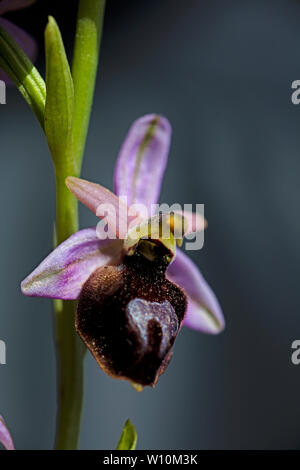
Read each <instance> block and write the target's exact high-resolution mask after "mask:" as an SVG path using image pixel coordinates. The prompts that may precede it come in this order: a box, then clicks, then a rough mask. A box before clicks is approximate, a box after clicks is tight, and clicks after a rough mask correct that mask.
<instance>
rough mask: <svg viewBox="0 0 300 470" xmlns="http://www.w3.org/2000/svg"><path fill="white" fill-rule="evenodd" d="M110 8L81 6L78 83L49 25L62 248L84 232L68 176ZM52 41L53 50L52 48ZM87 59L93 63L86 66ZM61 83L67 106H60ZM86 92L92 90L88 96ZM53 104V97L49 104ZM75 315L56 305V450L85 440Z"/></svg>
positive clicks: (81, 144)
mask: <svg viewBox="0 0 300 470" xmlns="http://www.w3.org/2000/svg"><path fill="white" fill-rule="evenodd" d="M104 4H105V1H103V0H88V1H86V0H85V1H83V0H81V1H80V3H79V11H78V21H77V31H76V43H75V53H74V65H73V72H74V77H72V75H71V73H70V71H69V67H68V63H67V58H66V55H65V53H64V48H63V43H62V41H61V37H60V34H59V32H58V30H57V29H56V28H55V24H54V22H53V20H51V19H50V21H49V25H48V27H49V36H50V38H49V47H48V51H51V50H52V54H53V56H54V62H55V63H56V65H58V70H60V71H61V74H59V72H58V70H56V71H55V74H54V77H55V82H53V83H52V86H53V89H54V90H53V101H54V102H53V103H52V105H51V104H49V107H47V103H46V113H45V117H46V129H47V131H48V132H47V134H48V135H47V137H48V142H49V147H50V149H51V154H52V158H53V162H54V167H55V174H56V244H58V245H59V244H60V243H62V242H63V241H64V240H66V239H67V238H68V237H69V236H70V235H72V234H73V233H74V232H76V231H77V230H78V205H77V200H76V198H75V197H74V196H73V195H72V194H71V193H70V191H69V190H68V189H67V187H66V185H65V179H66V177H67V176H70V175H74V176H76V175H79V173H80V167H81V162H82V156H83V152H84V148H85V142H86V136H87V130H88V124H89V117H90V112H91V106H92V102H93V95H94V86H95V78H96V71H97V65H98V54H99V46H100V38H101V31H102V22H103V15H104ZM51 36H52V38H53V42H54V44H52V46H53V47H51ZM46 43H47V31H46ZM46 49H47V47H46ZM46 55H47V54H46ZM49 55H50V56H49ZM49 55H48V63H49V62H50V61H51V52H50V53H49ZM86 57H89V58H90V60H89V61H87V60H85V58H86ZM49 75H50V74H49ZM49 75H48V74H47V78H48V80H47V81H48V82H50V83H51V80H50V77H49ZM87 77H88V79H87ZM59 79H60V84H61V89H62V95H61V105H62V106H60V104H59V102H57V100H58V99H59V98H58V93H57V80H59ZM73 83H74V86H73ZM85 87H87V88H88V89H87V90H85ZM47 92H48V88H47ZM50 100H51V97H50V96H49V102H50ZM47 109H49V117H48V116H47ZM51 118H52V119H51ZM78 129H80V132H79V131H78ZM75 312H76V302H70V301H55V302H54V332H55V333H54V334H55V340H56V352H57V381H58V383H57V394H58V395H57V400H58V403H57V405H58V409H57V425H56V441H55V448H56V449H76V448H77V445H78V439H79V434H80V420H81V409H82V399H83V380H84V377H83V376H84V373H83V362H84V353H85V347H84V345H83V343H82V342H81V340H80V339H79V337H78V336H77V335H76V332H75V329H74V318H75Z"/></svg>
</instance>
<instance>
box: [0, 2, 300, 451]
mask: <svg viewBox="0 0 300 470" xmlns="http://www.w3.org/2000/svg"><path fill="white" fill-rule="evenodd" d="M64 3H65V4H66V3H68V4H69V10H70V11H67V10H66V6H65V5H64ZM76 5H77V2H76V1H72V2H55V1H54V2H53V1H43V2H42V1H40V2H39V3H37V4H36V5H35V6H34V7H32V8H31V9H29V10H27V11H23V12H17V13H14V14H11V15H8V17H9V18H10V19H13V20H14V21H15V22H16V23H17V24H19V25H22V26H23V27H24V28H26V29H27V30H28V31H30V32H31V33H32V34H33V35H34V36H36V38H37V39H38V41H39V44H40V56H39V62H38V66H39V67H40V68H41V70H43V69H44V64H43V28H44V26H45V24H46V19H47V15H48V14H52V15H54V16H55V17H56V19H57V21H58V23H59V25H60V26H61V28H62V31H63V35H64V38H65V41H66V44H67V46H68V50H69V51H70V52H71V47H72V35H73V32H74V26H75V16H76ZM299 46H300V1H298V0H293V1H292V0H269V1H268V0H256V1H255V0H249V1H243V2H241V1H239V0H232V1H230V0H188V1H186V2H182V1H179V0H152V1H146V0H143V1H141V0H119V1H118V0H108V7H107V15H106V19H105V28H104V38H103V45H102V52H101V66H100V71H99V76H98V82H97V89H96V97H95V103H94V110H93V116H92V121H91V127H90V132H89V137H88V143H87V149H86V156H85V161H84V168H83V176H84V177H85V178H87V179H91V180H94V181H99V182H100V183H101V184H103V185H106V186H108V187H110V188H112V176H113V168H114V164H115V160H116V156H117V154H118V150H119V148H120V145H121V143H122V140H123V138H124V136H125V134H126V132H127V129H128V127H129V125H130V124H131V122H132V121H133V120H134V119H136V118H137V117H139V116H141V115H143V114H145V113H149V112H155V113H162V114H164V115H165V116H167V117H168V118H169V120H170V121H171V123H172V126H173V131H174V134H173V143H172V148H171V152H170V158H169V165H168V169H167V173H166V178H165V180H164V186H163V191H162V195H161V201H165V202H169V203H172V202H175V201H176V202H179V203H204V204H205V209H206V217H207V219H208V221H209V226H208V230H207V233H206V238H205V246H204V249H203V250H202V251H201V252H199V253H191V252H190V256H192V258H193V259H194V260H195V261H196V262H197V263H198V265H199V267H200V268H201V270H202V272H203V273H204V275H205V277H206V278H207V280H208V281H209V282H210V284H211V285H212V286H213V287H214V289H215V291H216V293H217V295H218V297H219V299H220V302H221V304H222V307H223V310H224V314H225V317H226V321H227V328H226V330H225V331H224V333H222V334H221V335H220V336H217V337H211V336H206V335H203V334H200V333H197V332H194V331H191V330H188V329H184V330H183V331H182V332H181V334H180V336H179V338H178V340H177V344H176V346H175V351H174V356H173V359H172V362H171V364H170V366H169V368H168V370H167V372H166V373H165V375H164V376H162V377H161V379H160V381H159V384H158V386H157V387H156V388H155V390H151V389H149V390H145V391H144V392H143V393H136V392H135V391H134V390H133V389H132V388H131V387H130V385H129V384H127V383H123V382H118V381H114V380H112V379H110V378H109V377H107V376H106V375H105V374H104V373H103V372H102V371H100V370H99V368H98V366H97V365H96V362H95V361H94V360H93V359H92V357H91V356H90V355H88V357H87V360H86V390H85V400H84V410H83V426H82V435H81V448H82V449H105V448H113V447H115V445H116V442H117V441H118V438H119V435H120V432H121V428H122V426H123V424H124V421H125V420H126V419H127V418H128V417H130V419H131V420H132V421H133V423H134V424H135V425H136V428H137V430H138V434H139V443H138V448H139V449H144V448H146V449H150V448H151V449H232V448H235V449H249V448H255V449H263V448H270V449H271V448H272V449H278V448H280V449H287V448H293V449H295V448H300V406H299V390H300V366H298V367H297V366H294V365H292V363H291V359H290V356H291V343H292V341H293V340H294V339H300V293H299V291H300V290H299V279H300V263H299V261H300V250H299V239H300V221H299V196H300V195H299V175H300V106H294V105H292V103H291V99H290V96H291V91H292V90H291V82H292V81H293V80H296V79H300V52H299V50H300V49H299ZM0 113H1V164H0V169H1V185H0V195H1V201H2V204H1V220H2V222H1V231H0V242H1V247H2V248H1V270H0V286H1V300H0V339H3V340H5V341H6V343H7V365H6V366H0V413H1V414H3V416H4V417H5V419H6V420H7V422H8V424H9V426H10V428H11V430H12V433H13V436H14V438H15V441H16V446H17V448H19V449H46V448H51V447H52V444H53V436H54V426H55V356H54V348H53V341H52V319H51V302H50V301H48V300H40V299H30V298H25V297H23V296H22V295H21V293H20V290H19V284H20V281H21V280H22V279H23V278H24V277H25V276H26V275H27V274H28V273H29V272H31V270H32V269H33V268H34V267H35V266H36V265H37V264H38V263H39V262H40V261H41V260H42V259H43V258H44V257H45V255H47V254H48V253H49V252H50V251H51V246H52V230H53V219H54V204H55V202H54V180H53V174H52V166H51V161H50V157H49V153H48V149H47V146H46V143H45V139H44V137H43V135H42V132H41V129H40V128H39V125H38V123H37V122H36V119H35V117H34V116H33V115H32V113H31V112H30V110H29V109H28V107H27V105H26V104H25V103H24V102H23V100H22V98H21V97H20V96H19V94H18V92H17V91H16V90H14V89H9V90H8V96H7V104H6V105H5V106H1V108H0ZM95 222H96V219H95V218H94V216H93V215H92V214H91V213H90V212H89V211H88V210H87V209H86V208H84V207H81V226H82V227H86V226H91V225H93V224H95Z"/></svg>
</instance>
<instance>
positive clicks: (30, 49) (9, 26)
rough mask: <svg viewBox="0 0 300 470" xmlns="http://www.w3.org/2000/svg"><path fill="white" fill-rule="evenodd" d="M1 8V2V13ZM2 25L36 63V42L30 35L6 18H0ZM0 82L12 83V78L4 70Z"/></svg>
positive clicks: (0, 74)
mask: <svg viewBox="0 0 300 470" xmlns="http://www.w3.org/2000/svg"><path fill="white" fill-rule="evenodd" d="M1 6H2V3H1V2H0V11H1ZM0 25H1V26H2V27H3V28H4V29H5V30H6V31H7V32H8V33H9V34H10V35H11V36H12V37H13V38H14V39H15V41H16V42H17V43H18V44H19V46H21V47H22V49H23V50H24V52H26V54H27V55H28V57H29V58H30V60H31V61H32V62H34V61H35V60H36V57H37V44H36V41H35V40H34V39H33V38H32V37H31V36H30V35H29V34H27V33H26V32H25V31H23V29H21V28H19V27H18V26H16V25H15V24H13V23H11V22H10V21H8V20H6V19H5V18H0ZM0 80H3V81H4V82H5V83H6V84H10V83H12V81H11V80H10V78H9V77H8V76H7V75H6V74H5V73H4V72H3V71H2V70H0Z"/></svg>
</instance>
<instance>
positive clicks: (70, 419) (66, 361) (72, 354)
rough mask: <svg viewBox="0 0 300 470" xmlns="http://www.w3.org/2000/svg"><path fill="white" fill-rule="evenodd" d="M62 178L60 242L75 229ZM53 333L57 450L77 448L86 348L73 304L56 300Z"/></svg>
mask: <svg viewBox="0 0 300 470" xmlns="http://www.w3.org/2000/svg"><path fill="white" fill-rule="evenodd" d="M65 176H66V175H64V176H62V174H61V172H60V173H59V174H57V175H56V188H57V190H56V200H57V217H56V236H57V243H58V244H59V243H61V242H62V241H63V240H65V239H66V238H68V237H69V236H70V235H71V234H72V233H74V232H76V231H77V230H78V208H77V200H76V199H75V197H74V196H73V195H72V194H71V193H70V192H69V191H68V189H67V188H66V185H65ZM54 307H55V308H54V310H55V311H54V330H55V339H56V351H57V400H58V403H57V405H58V411H57V429H56V443H55V448H56V449H64V450H72V449H76V448H77V444H78V438H79V432H80V418H81V408H82V398H83V360H84V351H85V348H84V346H83V343H82V342H81V340H80V339H79V337H78V336H77V334H76V332H75V329H74V319H75V311H76V303H75V302H70V301H55V303H54Z"/></svg>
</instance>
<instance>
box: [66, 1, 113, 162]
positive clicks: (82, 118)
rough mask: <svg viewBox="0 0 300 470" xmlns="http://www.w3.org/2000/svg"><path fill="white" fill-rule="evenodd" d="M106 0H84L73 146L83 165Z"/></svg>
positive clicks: (76, 67)
mask: <svg viewBox="0 0 300 470" xmlns="http://www.w3.org/2000/svg"><path fill="white" fill-rule="evenodd" d="M104 10H105V0H80V2H79V9H78V17H77V29H76V39H75V47H74V57H73V66H72V76H73V81H74V122H73V150H74V157H75V158H76V161H77V164H78V168H81V163H82V157H83V153H84V148H85V141H86V136H87V132H88V127H89V121H90V114H91V109H92V102H93V96H94V89H95V81H96V75H97V68H98V59H99V50H100V43H101V37H102V28H103V17H104Z"/></svg>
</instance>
